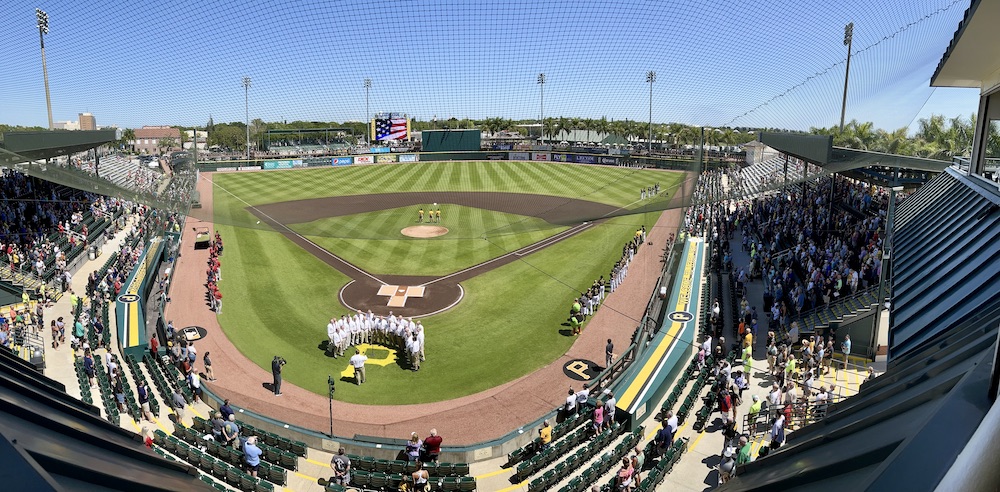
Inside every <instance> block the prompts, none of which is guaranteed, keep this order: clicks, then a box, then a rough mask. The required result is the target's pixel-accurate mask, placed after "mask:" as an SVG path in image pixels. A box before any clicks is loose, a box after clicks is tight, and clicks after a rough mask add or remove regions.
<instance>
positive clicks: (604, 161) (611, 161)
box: [597, 157, 618, 164]
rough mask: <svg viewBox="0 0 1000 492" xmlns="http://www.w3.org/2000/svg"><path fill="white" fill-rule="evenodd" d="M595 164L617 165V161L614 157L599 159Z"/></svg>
mask: <svg viewBox="0 0 1000 492" xmlns="http://www.w3.org/2000/svg"><path fill="white" fill-rule="evenodd" d="M597 162H598V163H600V164H618V159H616V158H614V157H601V158H600V159H599V160H598V161H597Z"/></svg>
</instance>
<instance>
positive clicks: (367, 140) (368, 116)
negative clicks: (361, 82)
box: [365, 79, 372, 145]
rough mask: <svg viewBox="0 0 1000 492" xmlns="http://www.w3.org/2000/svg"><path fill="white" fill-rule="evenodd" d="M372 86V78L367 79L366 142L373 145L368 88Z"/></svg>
mask: <svg viewBox="0 0 1000 492" xmlns="http://www.w3.org/2000/svg"><path fill="white" fill-rule="evenodd" d="M371 88H372V79H365V143H367V144H368V145H371V140H369V138H370V137H369V133H371V128H369V125H371V117H370V116H371V113H370V112H369V110H368V90H369V89H371Z"/></svg>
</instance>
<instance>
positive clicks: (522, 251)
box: [421, 222, 594, 286]
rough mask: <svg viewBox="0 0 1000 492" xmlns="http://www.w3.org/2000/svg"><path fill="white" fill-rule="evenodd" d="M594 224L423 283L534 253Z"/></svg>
mask: <svg viewBox="0 0 1000 492" xmlns="http://www.w3.org/2000/svg"><path fill="white" fill-rule="evenodd" d="M593 225H594V223H593V222H584V223H583V224H578V225H575V226H573V227H572V228H570V229H568V230H565V231H562V232H560V233H559V234H555V235H553V236H552V237H549V238H547V239H543V240H542V241H540V242H538V243H535V244H530V245H528V246H525V247H523V248H521V249H519V250H516V251H511V252H510V253H507V254H505V255H501V256H497V257H496V258H493V259H492V260H486V261H484V262H482V263H479V264H477V265H473V266H470V267H468V268H464V269H462V270H459V271H457V272H454V273H449V274H448V275H445V276H443V277H438V278H436V279H434V280H431V281H429V282H425V283H423V284H421V285H423V286H428V285H430V284H433V283H434V282H440V281H441V280H445V279H449V278H451V277H454V276H456V275H461V274H463V273H466V272H469V271H472V270H475V269H477V268H480V267H482V266H484V265H489V264H490V263H493V262H495V261H500V260H502V259H504V258H507V257H508V256H518V257H520V256H524V255H526V254H529V253H533V252H534V251H537V250H539V249H542V248H544V247H548V246H551V245H553V244H555V243H557V242H559V241H562V240H563V239H566V238H568V237H570V236H573V235H576V234H577V233H579V232H581V231H584V230H586V229H587V228H589V227H592V226H593ZM557 237H558V239H557V240H555V241H552V242H546V241H549V240H551V239H553V238H557ZM542 243H545V244H544V245H542V246H539V245H540V244H542ZM528 250H531V251H528Z"/></svg>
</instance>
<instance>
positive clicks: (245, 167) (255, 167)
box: [236, 166, 260, 171]
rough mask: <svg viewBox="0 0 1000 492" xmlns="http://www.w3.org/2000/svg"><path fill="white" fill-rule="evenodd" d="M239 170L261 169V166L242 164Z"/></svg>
mask: <svg viewBox="0 0 1000 492" xmlns="http://www.w3.org/2000/svg"><path fill="white" fill-rule="evenodd" d="M236 170H237V171H260V166H240V167H238V168H236Z"/></svg>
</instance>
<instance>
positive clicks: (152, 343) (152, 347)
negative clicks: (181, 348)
mask: <svg viewBox="0 0 1000 492" xmlns="http://www.w3.org/2000/svg"><path fill="white" fill-rule="evenodd" d="M159 348H160V341H159V340H158V339H157V337H156V333H153V336H151V337H149V355H151V356H153V358H154V359H155V358H156V355H157V354H156V351H157V350H159Z"/></svg>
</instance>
